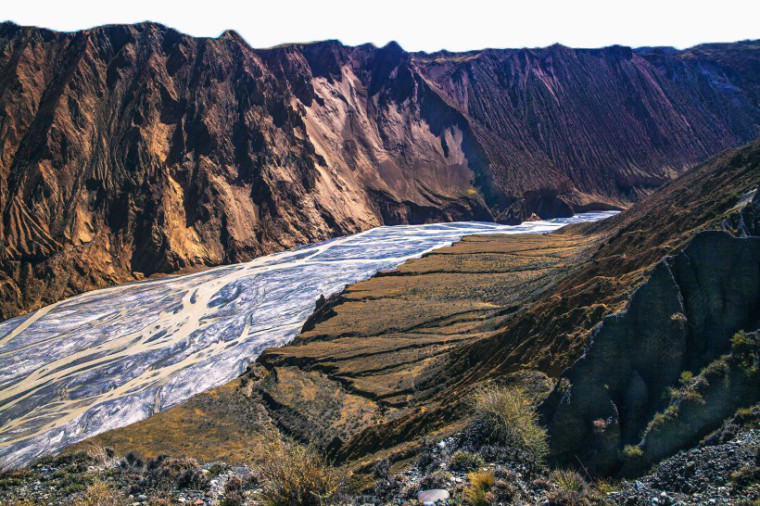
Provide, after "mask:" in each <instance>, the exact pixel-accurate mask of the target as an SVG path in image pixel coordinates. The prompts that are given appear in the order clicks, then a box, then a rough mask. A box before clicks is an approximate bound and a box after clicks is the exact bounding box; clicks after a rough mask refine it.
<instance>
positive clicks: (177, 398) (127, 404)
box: [0, 212, 614, 466]
mask: <svg viewBox="0 0 760 506" xmlns="http://www.w3.org/2000/svg"><path fill="white" fill-rule="evenodd" d="M612 214H614V213H611V212H606V213H585V214H581V215H578V216H576V217H573V218H562V219H556V220H551V221H538V222H529V223H524V224H522V225H519V226H506V225H498V224H494V223H478V222H460V223H446V224H433V225H404V226H394V227H379V228H375V229H372V230H368V231H366V232H362V233H359V234H355V235H351V236H347V237H341V238H338V239H333V240H330V241H326V242H323V243H319V244H314V245H309V246H304V247H301V248H296V249H294V250H291V251H286V252H282V253H277V254H274V255H268V256H266V257H261V258H257V259H255V260H253V261H251V262H247V263H242V264H236V265H229V266H224V267H218V268H214V269H210V270H207V271H204V272H201V273H197V274H190V275H186V276H177V277H171V278H165V279H160V280H155V281H145V282H140V283H133V284H128V285H122V286H117V287H113V288H106V289H103V290H97V291H93V292H89V293H86V294H83V295H78V296H76V297H72V298H70V299H67V300H64V301H61V302H59V303H57V304H53V305H51V306H48V307H45V308H43V309H40V310H39V311H37V312H35V313H32V314H30V315H27V316H23V317H18V318H14V319H11V320H8V321H6V322H3V323H0V466H19V465H23V464H26V463H28V462H30V461H31V460H32V459H34V458H35V457H37V456H40V455H42V454H47V453H52V452H55V451H57V450H60V449H61V448H63V447H64V446H67V445H69V444H72V443H75V442H77V441H80V440H82V439H85V438H87V437H90V436H93V435H95V434H98V433H100V432H103V431H106V430H110V429H114V428H117V427H122V426H124V425H127V424H130V423H134V422H137V421H139V420H142V419H144V418H147V417H148V416H151V415H152V414H154V413H156V412H158V411H162V410H164V409H167V408H169V407H171V406H174V405H176V404H178V403H180V402H182V401H184V400H186V399H188V398H189V397H190V396H192V395H193V394H196V393H198V392H201V391H203V390H207V389H209V388H212V387H215V386H218V385H221V384H223V383H226V382H227V381H230V380H232V379H234V378H235V377H236V376H238V375H239V374H240V373H242V372H243V371H244V370H245V368H246V366H248V365H249V364H250V363H251V361H253V360H254V359H255V358H256V357H257V356H258V355H259V354H261V352H262V351H263V350H264V349H265V348H270V347H273V346H282V345H284V344H286V343H288V342H289V341H291V340H292V339H293V338H294V337H295V336H296V335H297V334H298V332H299V330H300V328H301V326H302V325H303V323H304V321H305V320H306V319H307V318H308V316H309V315H310V314H311V312H312V311H313V309H314V303H315V301H316V300H317V299H318V298H319V296H320V295H325V296H329V295H331V294H333V293H335V292H338V291H340V290H342V289H343V288H344V287H345V286H346V285H349V284H352V283H355V282H357V281H360V280H363V279H367V278H369V277H371V276H372V275H374V274H375V273H376V272H377V271H379V270H384V269H391V268H394V267H396V266H398V265H399V264H401V263H403V262H404V261H406V260H408V259H410V258H414V257H419V256H421V255H422V254H424V253H426V252H429V251H431V250H433V249H435V248H439V247H442V246H446V245H449V244H451V243H452V242H455V241H457V240H459V239H461V238H462V237H463V236H465V235H469V234H515V233H539V232H548V231H552V230H556V229H558V228H560V227H562V226H564V225H566V224H568V223H574V222H579V221H592V220H599V219H603V218H606V217H608V216H611V215H612Z"/></svg>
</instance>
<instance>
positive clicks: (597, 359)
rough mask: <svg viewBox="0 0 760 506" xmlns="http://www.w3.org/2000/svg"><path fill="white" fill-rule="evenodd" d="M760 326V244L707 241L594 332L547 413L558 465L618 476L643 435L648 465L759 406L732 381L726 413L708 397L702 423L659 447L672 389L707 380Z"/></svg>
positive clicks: (659, 269)
mask: <svg viewBox="0 0 760 506" xmlns="http://www.w3.org/2000/svg"><path fill="white" fill-rule="evenodd" d="M758 325H760V239H759V238H757V237H746V238H737V237H732V236H731V235H730V234H728V233H726V232H703V233H701V234H698V235H697V236H696V237H695V238H694V240H693V241H692V242H691V243H690V244H689V245H688V247H686V248H685V249H684V250H683V251H682V252H680V253H678V254H677V255H675V256H673V257H669V258H667V259H665V260H663V261H662V262H660V263H659V264H658V265H657V266H656V267H655V268H654V270H653V271H652V273H651V275H650V277H649V279H648V281H647V282H646V283H645V284H644V285H642V286H641V287H640V288H639V289H638V290H637V291H636V292H635V293H634V295H633V297H632V298H631V301H630V304H629V305H628V308H627V309H626V310H625V311H623V312H621V313H616V314H614V315H611V316H608V317H606V318H605V319H604V321H603V322H602V323H600V324H599V325H598V326H597V327H596V328H595V329H594V331H593V332H592V335H591V337H590V339H589V343H588V345H587V348H586V350H585V351H584V353H583V355H582V356H581V357H580V358H579V359H578V361H577V362H576V363H575V364H574V365H573V366H572V367H570V368H569V369H568V370H567V372H566V373H564V374H563V375H562V376H561V378H560V382H559V384H558V386H557V388H556V389H555V390H554V392H552V394H551V395H550V396H549V398H548V399H547V400H546V402H545V403H544V405H543V408H542V409H543V412H544V415H545V417H546V420H547V422H548V425H549V430H550V435H551V450H552V456H553V458H554V459H556V460H558V461H561V462H571V461H575V460H576V459H579V460H580V461H581V462H582V463H583V465H584V466H585V467H586V468H587V469H589V470H591V471H593V472H597V473H600V474H606V473H610V472H613V471H615V470H616V469H618V468H619V466H620V465H621V463H622V459H623V449H624V447H625V446H629V445H631V446H636V445H639V443H641V442H642V437H643V436H646V437H645V438H644V442H643V443H642V447H643V448H644V456H643V459H644V460H645V461H648V462H651V461H656V460H659V459H661V458H663V457H666V456H668V455H671V454H672V453H674V452H675V451H677V450H679V449H681V448H682V447H685V446H687V445H688V444H693V443H694V442H695V441H698V439H699V438H700V437H702V436H704V435H705V434H706V433H707V432H709V431H710V430H714V429H716V428H717V427H718V426H720V424H721V422H722V420H723V418H724V417H725V416H728V415H730V414H731V413H732V412H733V411H734V410H736V409H737V408H739V407H742V406H743V405H750V404H752V403H753V402H755V401H756V398H755V397H753V396H751V395H747V393H748V392H747V391H746V388H744V387H742V386H741V385H743V383H741V382H738V381H734V382H731V381H729V382H728V383H729V384H734V385H735V386H736V388H735V390H736V392H733V393H732V392H731V389H730V388H724V389H722V390H721V392H720V393H716V394H715V395H716V399H717V400H720V401H721V402H723V401H725V404H726V405H725V406H723V405H721V406H719V407H718V406H717V405H716V406H714V407H715V409H712V408H711V407H710V405H709V404H711V403H712V404H714V403H715V402H716V399H712V398H710V397H708V398H707V401H708V406H706V407H702V409H701V412H702V413H701V414H700V416H699V417H697V416H695V417H693V418H692V419H691V420H690V421H689V422H688V423H685V424H681V425H680V426H679V427H678V430H677V431H676V430H673V431H671V432H670V433H669V434H668V435H667V436H666V437H664V440H663V439H662V437H659V440H658V441H655V440H656V439H658V435H659V436H662V432H660V431H655V432H652V431H651V430H648V429H647V426H648V425H649V426H650V429H651V420H652V419H653V418H655V415H656V414H657V413H658V412H660V411H663V410H665V409H666V408H667V407H668V405H669V404H670V402H671V398H670V391H669V389H671V388H677V387H678V386H679V378H682V373H683V372H684V371H688V373H689V375H691V374H692V373H693V374H696V373H699V371H701V370H702V369H703V368H705V367H706V366H708V364H710V363H711V362H713V361H714V360H716V359H718V358H719V357H720V356H721V355H723V354H725V353H727V352H728V351H730V349H731V338H732V336H733V335H734V334H735V333H736V332H737V331H740V330H743V329H746V330H754V329H756V328H758ZM703 400H704V399H701V401H703ZM669 409H670V410H671V412H672V411H673V410H676V411H677V407H674V408H669ZM659 416H660V417H662V416H663V415H659ZM645 431H646V435H645ZM655 433H656V434H658V435H655ZM676 433H678V435H676ZM633 453H634V454H635V453H636V452H635V451H634V452H633Z"/></svg>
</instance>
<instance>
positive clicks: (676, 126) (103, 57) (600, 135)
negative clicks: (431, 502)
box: [0, 23, 760, 319]
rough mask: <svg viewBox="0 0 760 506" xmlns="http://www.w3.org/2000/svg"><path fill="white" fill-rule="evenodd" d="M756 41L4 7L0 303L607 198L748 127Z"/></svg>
mask: <svg viewBox="0 0 760 506" xmlns="http://www.w3.org/2000/svg"><path fill="white" fill-rule="evenodd" d="M759 56H760V50H759V49H758V44H757V43H754V42H744V43H736V44H729V45H710V46H699V47H696V48H692V49H690V50H687V51H675V50H671V49H656V48H654V49H653V48H646V49H638V50H631V49H628V48H620V47H612V48H606V49H600V50H574V49H569V48H564V47H560V46H553V47H550V48H546V49H536V50H527V49H526V50H484V51H478V52H470V53H459V54H453V53H445V52H442V53H436V54H415V53H408V52H406V51H404V50H403V49H402V48H401V47H399V46H398V45H397V44H394V43H391V44H388V45H387V46H385V47H383V48H376V47H374V46H371V45H364V46H358V47H348V46H345V45H343V44H341V43H339V42H336V41H325V42H318V43H313V44H295V45H286V46H280V47H276V48H271V49H253V48H251V47H250V46H248V45H247V44H246V43H245V41H244V40H243V39H242V38H241V37H240V36H239V35H237V34H236V33H235V32H232V31H228V32H225V33H224V34H222V35H221V36H220V37H218V38H215V39H209V38H194V37H190V36H186V35H183V34H181V33H179V32H177V31H175V30H172V29H169V28H166V27H163V26H161V25H157V24H152V23H142V24H137V25H114V26H105V27H99V28H93V29H90V30H84V31H80V32H75V33H60V32H53V31H49V30H45V29H38V28H29V27H19V26H16V25H14V24H12V23H4V24H2V25H0V214H1V215H2V225H1V226H0V244H2V250H1V251H0V319H5V318H8V317H11V316H14V315H17V314H20V313H23V312H26V311H28V310H30V309H34V308H37V307H40V306H42V305H45V304H49V303H52V302H55V301H57V300H60V299H61V298H63V297H66V296H69V295H72V294H75V293H79V292H82V291H86V290H89V289H92V288H96V287H103V286H108V285H112V284H117V283H121V282H125V281H130V280H134V279H140V278H142V277H145V276H150V275H157V274H162V273H172V272H177V271H181V270H188V269H194V268H199V267H203V266H210V265H218V264H223V263H230V262H239V261H244V260H248V259H250V258H253V257H255V256H258V255H261V254H266V253H271V252H273V251H277V250H282V249H285V248H288V247H292V246H295V245H298V244H303V243H307V242H313V241H317V240H322V239H326V238H329V237H332V236H336V235H343V234H348V233H352V232H356V231H358V230H363V229H367V228H370V227H373V226H377V225H381V224H399V223H422V222H429V221H440V220H472V219H475V220H494V219H495V220H499V221H504V222H517V221H520V220H522V219H524V218H525V217H527V216H529V215H530V214H531V213H534V212H535V213H538V214H539V215H541V216H542V217H552V216H564V215H568V214H571V213H572V212H574V211H577V210H587V209H604V208H619V207H625V206H627V205H628V204H630V203H631V202H633V201H635V200H637V199H639V198H641V197H642V196H644V195H646V194H648V193H649V192H651V191H652V190H653V189H654V188H656V187H658V186H659V185H661V184H662V183H664V182H665V181H667V180H668V179H670V178H672V177H674V176H676V175H678V174H679V173H680V172H681V171H683V170H684V169H685V168H687V167H689V166H691V165H693V164H695V163H696V162H697V161H699V160H701V159H703V158H705V157H706V156H708V155H711V154H713V153H716V152H718V151H720V150H722V149H724V148H726V147H729V146H732V145H736V144H740V143H743V142H745V141H747V140H749V139H751V138H754V137H756V136H757V135H758V134H759V133H760V131H759V130H758V127H759V125H760V109H758V97H760V92H759V91H758V90H760V72H759V71H758V65H760V57H759Z"/></svg>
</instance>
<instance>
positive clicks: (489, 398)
mask: <svg viewBox="0 0 760 506" xmlns="http://www.w3.org/2000/svg"><path fill="white" fill-rule="evenodd" d="M473 406H474V409H475V414H476V417H477V418H478V419H479V420H480V421H481V422H482V423H483V424H484V425H485V426H486V427H487V428H488V430H489V431H490V432H491V435H492V436H493V437H494V438H495V439H496V440H497V441H498V442H500V443H502V444H505V445H508V446H514V447H517V448H520V449H523V450H526V451H528V452H530V453H531V454H532V455H533V456H534V457H535V458H536V459H537V460H539V461H540V460H542V459H543V458H544V457H545V456H546V455H547V454H548V452H549V445H548V443H547V434H546V429H544V428H543V427H541V426H540V425H539V424H538V413H537V412H536V410H535V407H534V406H533V405H532V404H531V402H530V400H529V399H528V397H527V396H526V395H525V393H524V391H523V390H522V389H521V388H518V387H511V388H510V387H503V386H490V387H484V388H481V389H480V390H478V391H477V392H476V393H475V395H474V402H473Z"/></svg>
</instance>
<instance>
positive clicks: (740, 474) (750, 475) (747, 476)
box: [731, 466, 760, 489]
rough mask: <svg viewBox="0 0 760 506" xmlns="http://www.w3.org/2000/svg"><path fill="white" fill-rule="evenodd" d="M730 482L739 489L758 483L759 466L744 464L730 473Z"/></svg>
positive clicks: (759, 480) (759, 481) (759, 477)
mask: <svg viewBox="0 0 760 506" xmlns="http://www.w3.org/2000/svg"><path fill="white" fill-rule="evenodd" d="M731 482H732V483H733V484H734V485H735V486H736V487H738V488H740V489H745V488H747V487H749V486H750V485H754V484H756V483H760V468H758V467H757V466H744V467H742V468H741V469H739V470H738V471H734V472H733V473H731Z"/></svg>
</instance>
